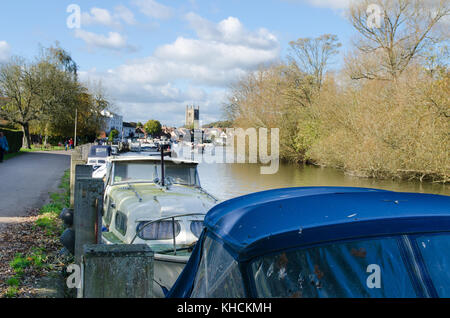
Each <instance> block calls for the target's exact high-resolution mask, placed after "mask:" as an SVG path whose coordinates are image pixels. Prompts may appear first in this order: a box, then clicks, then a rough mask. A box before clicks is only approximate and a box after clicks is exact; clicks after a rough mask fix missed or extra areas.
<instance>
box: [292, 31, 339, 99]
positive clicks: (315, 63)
mask: <svg viewBox="0 0 450 318" xmlns="http://www.w3.org/2000/svg"><path fill="white" fill-rule="evenodd" d="M289 44H290V46H291V55H290V60H291V62H292V63H293V64H296V65H297V66H298V68H299V69H300V70H301V71H303V72H304V73H306V74H308V75H310V76H312V77H313V79H314V82H315V84H316V85H317V87H318V89H319V90H320V88H321V87H322V83H323V78H324V75H325V72H326V70H327V67H328V65H329V63H330V59H331V58H332V57H333V56H334V55H336V54H338V49H339V48H340V47H341V46H342V45H341V43H339V41H338V38H337V36H336V35H333V34H324V35H322V36H320V37H318V38H315V39H311V38H299V39H298V40H297V41H292V42H290V43H289Z"/></svg>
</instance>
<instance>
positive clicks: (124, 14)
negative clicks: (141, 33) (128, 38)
mask: <svg viewBox="0 0 450 318" xmlns="http://www.w3.org/2000/svg"><path fill="white" fill-rule="evenodd" d="M114 10H115V12H116V14H115V16H116V17H118V18H119V19H121V20H122V21H124V22H125V23H127V24H131V25H133V24H136V20H135V18H134V14H133V12H132V11H131V10H130V9H128V8H127V7H125V6H123V5H119V6H117V7H115V8H114Z"/></svg>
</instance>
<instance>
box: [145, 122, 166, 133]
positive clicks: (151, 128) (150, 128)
mask: <svg viewBox="0 0 450 318" xmlns="http://www.w3.org/2000/svg"><path fill="white" fill-rule="evenodd" d="M144 130H145V132H146V133H147V134H149V135H151V136H152V137H158V136H160V135H161V132H162V126H161V123H160V122H159V121H157V120H149V121H148V122H146V123H145V125H144Z"/></svg>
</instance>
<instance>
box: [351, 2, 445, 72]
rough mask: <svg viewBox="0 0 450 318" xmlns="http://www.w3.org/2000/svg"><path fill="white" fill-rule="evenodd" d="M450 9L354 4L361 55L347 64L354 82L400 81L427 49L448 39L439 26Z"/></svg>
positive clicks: (427, 5)
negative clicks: (376, 21) (358, 80)
mask: <svg viewBox="0 0 450 318" xmlns="http://www.w3.org/2000/svg"><path fill="white" fill-rule="evenodd" d="M449 8H450V1H449V0H427V1H424V0H361V1H357V2H353V4H352V5H351V6H350V10H349V20H350V22H351V23H352V25H353V26H354V27H355V29H356V30H357V31H358V32H359V34H360V38H359V39H358V41H357V42H356V43H355V45H356V48H357V50H358V54H356V55H355V56H354V57H353V58H349V59H348V60H347V66H348V67H349V68H350V70H351V76H352V78H353V79H387V80H392V79H397V78H398V77H399V76H400V75H401V74H402V73H403V71H404V70H405V69H406V68H407V67H408V65H410V63H411V62H412V61H413V60H414V59H415V58H416V57H418V56H419V54H420V53H421V52H422V51H423V50H424V49H426V48H428V47H430V46H432V45H435V44H436V43H439V42H441V41H443V40H445V39H446V38H447V37H448V30H446V29H439V28H438V27H437V26H438V24H439V22H440V21H442V19H443V18H444V17H446V16H448V15H449V12H450V11H449ZM374 19H375V20H377V19H378V22H379V25H377V23H374V22H375V21H373V20H374ZM442 31H443V32H442ZM374 61H376V63H374Z"/></svg>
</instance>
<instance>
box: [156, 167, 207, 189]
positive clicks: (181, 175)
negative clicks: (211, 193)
mask: <svg viewBox="0 0 450 318" xmlns="http://www.w3.org/2000/svg"><path fill="white" fill-rule="evenodd" d="M158 172H159V173H160V175H161V166H160V167H159V169H158ZM164 172H165V173H164V176H165V177H166V178H167V179H168V180H169V181H170V182H171V183H173V184H182V185H189V186H198V185H199V184H198V182H197V172H196V168H195V167H194V166H187V165H183V164H178V165H176V164H175V165H174V164H166V165H165V170H164Z"/></svg>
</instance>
